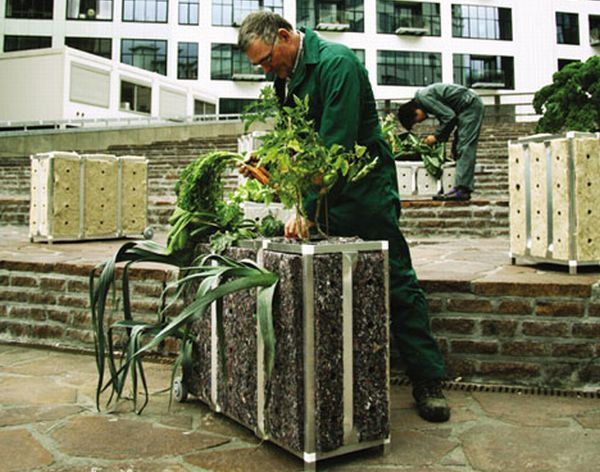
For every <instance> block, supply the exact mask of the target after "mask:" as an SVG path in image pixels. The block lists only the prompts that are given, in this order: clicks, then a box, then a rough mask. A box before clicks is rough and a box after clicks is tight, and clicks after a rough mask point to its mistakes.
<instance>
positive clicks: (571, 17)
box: [556, 11, 579, 44]
mask: <svg viewBox="0 0 600 472" xmlns="http://www.w3.org/2000/svg"><path fill="white" fill-rule="evenodd" d="M556 42H557V43H558V44H579V20H578V18H577V13H561V12H559V11H557V12H556Z"/></svg>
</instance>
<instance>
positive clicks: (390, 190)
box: [275, 29, 444, 380]
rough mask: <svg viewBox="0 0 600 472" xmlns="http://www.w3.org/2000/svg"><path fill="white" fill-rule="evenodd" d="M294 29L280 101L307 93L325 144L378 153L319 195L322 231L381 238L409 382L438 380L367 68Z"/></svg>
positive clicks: (342, 49) (440, 369) (439, 367)
mask: <svg viewBox="0 0 600 472" xmlns="http://www.w3.org/2000/svg"><path fill="white" fill-rule="evenodd" d="M301 31H304V34H305V36H304V42H303V54H302V55H301V58H300V60H299V63H298V65H297V68H296V70H295V72H294V75H293V77H291V80H290V83H289V87H288V93H287V97H284V94H285V81H284V80H281V79H278V78H277V79H276V80H275V90H276V92H277V95H278V96H279V98H280V102H281V103H284V104H285V105H288V106H293V100H292V99H291V97H292V96H293V95H296V96H298V97H300V98H304V97H305V96H306V95H308V96H309V97H310V98H309V100H310V101H309V114H310V118H311V119H314V120H315V126H316V128H317V129H318V131H319V135H320V136H321V137H322V138H323V140H324V142H325V144H326V145H327V146H331V145H332V144H334V143H338V144H341V145H343V146H345V147H347V148H352V147H353V146H354V144H355V143H358V144H361V145H364V146H366V147H367V149H368V152H369V154H370V155H371V156H373V157H374V156H379V161H378V164H377V166H376V167H375V169H373V170H372V171H371V172H370V173H369V174H368V175H367V176H366V177H365V178H363V179H362V180H359V181H358V182H355V183H352V184H348V183H346V182H343V181H338V183H337V184H336V186H334V188H333V189H332V191H331V192H330V193H329V194H328V195H327V208H328V210H329V211H328V227H327V228H326V230H328V231H329V234H330V235H335V236H359V237H360V238H362V239H365V240H387V241H389V248H390V252H389V256H390V292H391V315H392V316H391V318H392V323H391V330H392V334H393V336H394V339H395V341H396V344H397V346H398V349H399V352H400V354H401V356H402V358H403V360H404V361H405V362H406V364H407V374H408V375H409V377H410V378H411V379H413V380H431V379H440V378H442V377H443V376H444V359H443V355H442V353H441V351H440V349H439V347H438V345H437V343H436V341H435V339H434V338H433V336H432V334H431V329H430V323H429V316H428V311H427V302H426V299H425V296H424V293H423V291H422V290H421V288H420V287H419V283H418V280H417V277H416V274H415V271H414V269H413V267H412V261H411V258H410V252H409V249H408V245H407V244H406V241H405V239H404V236H403V235H402V233H401V232H400V228H399V226H398V219H399V216H400V198H399V195H398V187H397V180H396V167H395V163H394V160H393V157H392V153H391V149H390V148H389V146H388V144H387V142H386V141H385V140H384V138H383V135H382V132H381V128H380V125H379V119H378V116H377V111H376V108H375V99H374V96H373V91H372V89H371V84H370V82H369V78H368V76H367V71H366V69H365V68H364V67H363V65H362V64H361V63H360V61H359V60H358V58H357V57H356V55H355V54H354V53H353V52H352V51H351V50H350V49H349V48H347V47H346V46H344V45H341V44H335V43H330V42H328V41H325V40H323V39H322V38H320V37H319V36H317V35H316V34H315V33H314V32H312V31H311V30H310V29H305V30H304V29H303V30H301ZM315 202H316V195H312V196H309V197H308V198H307V199H306V201H305V206H306V209H307V212H308V215H309V217H314V214H315ZM322 227H323V228H325V224H323V226H322Z"/></svg>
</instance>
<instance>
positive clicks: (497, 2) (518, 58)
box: [0, 0, 600, 113]
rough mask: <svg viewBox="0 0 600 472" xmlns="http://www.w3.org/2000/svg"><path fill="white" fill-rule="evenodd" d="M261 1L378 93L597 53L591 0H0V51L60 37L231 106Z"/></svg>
mask: <svg viewBox="0 0 600 472" xmlns="http://www.w3.org/2000/svg"><path fill="white" fill-rule="evenodd" d="M261 8H262V9H270V10H273V11H276V12H278V13H280V14H282V15H283V16H284V17H286V18H287V19H288V20H290V21H291V22H292V23H293V24H296V25H298V26H306V27H310V28H313V29H315V30H318V31H319V32H320V34H321V35H322V36H323V37H325V38H328V39H331V40H332V41H337V42H341V43H344V44H346V45H348V46H349V47H350V48H352V49H353V50H354V51H355V52H356V54H357V55H358V56H359V58H360V59H361V60H362V61H363V63H364V64H365V66H366V67H367V69H368V70H369V74H370V77H371V82H372V84H373V88H374V93H375V97H376V98H377V99H378V100H394V99H399V98H408V97H411V96H412V95H413V94H414V92H415V90H417V89H418V88H420V87H423V86H426V85H428V84H430V83H433V82H454V83H460V84H464V85H466V86H469V87H473V88H476V89H481V90H483V91H485V92H489V93H494V94H498V95H507V96H509V95H513V94H531V93H533V92H535V91H536V90H538V89H539V88H540V87H541V86H543V85H545V84H547V83H549V82H550V81H551V77H552V74H553V73H554V72H555V71H557V70H558V69H559V68H560V67H562V66H564V65H565V64H567V63H569V62H571V61H577V60H586V59H587V58H589V57H590V56H592V55H596V54H599V53H600V0H527V1H524V0H438V1H428V2H421V1H404V0H402V1H399V0H0V51H3V52H10V51H18V50H24V49H37V48H48V47H53V48H59V47H62V46H65V45H66V46H70V47H72V48H75V49H80V50H83V51H86V52H88V53H92V54H95V55H97V56H101V57H104V58H106V59H111V60H113V61H117V62H121V63H124V64H128V65H131V66H136V67H139V68H142V69H145V70H148V71H151V72H154V73H157V74H161V75H164V76H166V77H167V78H169V79H173V80H177V81H178V82H180V83H181V84H194V86H195V87H199V88H202V89H204V90H207V91H210V93H211V94H213V95H215V96H217V97H218V99H219V112H220V113H235V112H238V111H239V110H240V109H241V107H242V106H243V105H245V104H246V103H247V102H248V101H249V100H252V99H253V98H256V97H257V96H258V91H259V89H260V88H261V87H262V86H263V85H264V84H265V81H266V79H267V78H266V77H264V76H263V75H262V74H261V72H260V70H257V69H255V68H253V67H252V66H251V65H250V64H249V63H248V61H247V59H246V58H245V56H244V55H243V54H241V53H240V51H239V50H238V49H237V47H236V40H237V30H238V28H237V25H239V24H240V22H241V20H242V19H243V18H244V16H245V15H247V14H248V13H249V12H251V11H254V10H256V9H261ZM117 101H118V102H119V103H127V100H121V99H119V100H117ZM142 113H143V112H142Z"/></svg>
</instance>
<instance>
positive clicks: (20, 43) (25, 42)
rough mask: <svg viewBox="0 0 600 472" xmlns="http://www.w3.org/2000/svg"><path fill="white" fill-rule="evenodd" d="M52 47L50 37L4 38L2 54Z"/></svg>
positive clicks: (9, 36)
mask: <svg viewBox="0 0 600 472" xmlns="http://www.w3.org/2000/svg"><path fill="white" fill-rule="evenodd" d="M49 47H52V37H50V36H12V35H6V36H4V52H11V51H25V50H27V49H42V48H49Z"/></svg>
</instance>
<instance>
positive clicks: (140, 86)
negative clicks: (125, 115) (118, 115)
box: [119, 77, 152, 115]
mask: <svg viewBox="0 0 600 472" xmlns="http://www.w3.org/2000/svg"><path fill="white" fill-rule="evenodd" d="M123 84H128V85H132V86H133V87H134V89H133V90H134V92H133V93H134V95H133V103H132V102H129V103H132V105H131V107H130V109H129V110H128V109H126V108H124V107H122V106H121V104H122V103H125V101H124V100H123ZM138 89H139V90H141V89H144V90H145V91H147V92H148V97H149V99H148V103H149V110H148V111H143V110H138V109H137V106H138V101H139V100H138ZM119 111H125V112H131V113H140V114H143V115H151V114H152V85H151V84H144V83H140V82H137V81H135V80H131V79H128V78H127V77H120V78H119Z"/></svg>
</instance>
